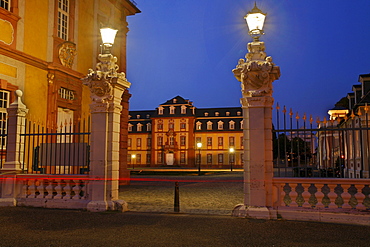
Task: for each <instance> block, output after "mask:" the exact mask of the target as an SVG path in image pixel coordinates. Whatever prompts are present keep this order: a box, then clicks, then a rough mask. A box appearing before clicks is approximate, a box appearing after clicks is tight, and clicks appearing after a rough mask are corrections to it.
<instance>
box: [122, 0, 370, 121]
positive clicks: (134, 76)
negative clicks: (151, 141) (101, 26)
mask: <svg viewBox="0 0 370 247" xmlns="http://www.w3.org/2000/svg"><path fill="white" fill-rule="evenodd" d="M135 1H136V3H137V4H138V5H137V6H138V8H139V9H140V10H141V11H142V13H140V14H137V15H135V16H130V17H128V23H129V29H130V31H129V33H128V43H127V64H128V66H127V78H128V80H129V81H130V82H131V83H132V86H131V89H130V92H131V94H132V97H131V100H130V109H131V110H152V109H155V108H156V107H158V105H159V104H161V103H164V102H165V101H167V100H168V99H171V98H172V97H175V96H177V95H180V96H182V97H184V98H186V99H190V100H191V101H193V102H194V105H195V106H196V107H199V108H206V107H235V106H240V103H239V102H240V97H241V92H240V84H239V82H238V81H237V80H236V79H235V77H234V75H233V73H232V72H231V70H232V69H233V68H234V67H235V65H236V64H237V62H238V59H239V58H243V57H244V56H245V54H246V52H247V49H246V44H247V43H248V42H250V41H251V38H250V37H249V36H248V27H247V25H246V23H245V21H244V19H243V17H244V15H245V14H246V13H247V12H248V11H249V10H251V9H252V8H253V6H254V1H249V0H233V1H229V0H186V1H183V0H171V1H169V0H156V1H153V0H135ZM256 2H257V6H258V7H259V8H260V9H261V10H262V11H263V12H267V17H266V22H265V28H264V30H265V33H266V34H265V35H264V36H263V37H262V38H261V40H262V41H264V42H265V45H266V52H267V54H268V55H269V56H272V58H273V61H274V63H275V64H276V65H278V66H279V67H280V70H281V77H280V79H279V80H278V81H275V82H274V83H273V86H274V94H273V96H274V98H275V103H276V102H278V103H279V104H280V105H281V106H283V105H286V106H287V107H288V108H293V111H294V112H299V113H300V114H303V113H307V114H308V115H310V114H312V115H313V117H318V116H319V117H323V116H326V115H327V110H328V109H330V108H333V107H334V104H335V103H336V102H337V101H338V100H340V99H341V98H342V97H344V96H346V95H347V93H349V92H351V89H352V85H353V84H358V76H359V74H367V73H370V59H367V57H368V56H369V55H370V37H369V36H370V15H369V12H370V1H369V0H324V1H323V0H309V1H308V0H259V1H256Z"/></svg>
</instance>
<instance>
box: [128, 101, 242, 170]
mask: <svg viewBox="0 0 370 247" xmlns="http://www.w3.org/2000/svg"><path fill="white" fill-rule="evenodd" d="M128 132H129V134H128V154H129V155H128V166H129V167H133V168H135V167H173V166H176V167H186V168H194V167H198V166H199V164H200V167H201V168H224V169H230V168H242V167H243V165H242V160H243V152H242V150H243V116H242V109H241V107H229V108H196V107H195V106H194V105H193V102H191V101H189V100H187V99H184V98H182V97H181V96H176V97H174V98H172V99H170V100H168V101H166V102H165V103H163V104H160V105H159V107H157V108H156V109H155V110H147V111H130V112H129V125H128ZM197 143H201V144H202V145H201V147H199V146H197Z"/></svg>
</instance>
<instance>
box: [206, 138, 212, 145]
mask: <svg viewBox="0 0 370 247" xmlns="http://www.w3.org/2000/svg"><path fill="white" fill-rule="evenodd" d="M207 146H212V137H207Z"/></svg>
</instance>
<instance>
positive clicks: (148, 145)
mask: <svg viewBox="0 0 370 247" xmlns="http://www.w3.org/2000/svg"><path fill="white" fill-rule="evenodd" d="M146 146H147V147H151V146H152V138H146Z"/></svg>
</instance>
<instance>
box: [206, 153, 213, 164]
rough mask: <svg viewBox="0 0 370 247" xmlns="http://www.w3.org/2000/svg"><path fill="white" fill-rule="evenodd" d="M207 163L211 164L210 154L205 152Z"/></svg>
mask: <svg viewBox="0 0 370 247" xmlns="http://www.w3.org/2000/svg"><path fill="white" fill-rule="evenodd" d="M207 163H208V164H212V154H207Z"/></svg>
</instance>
